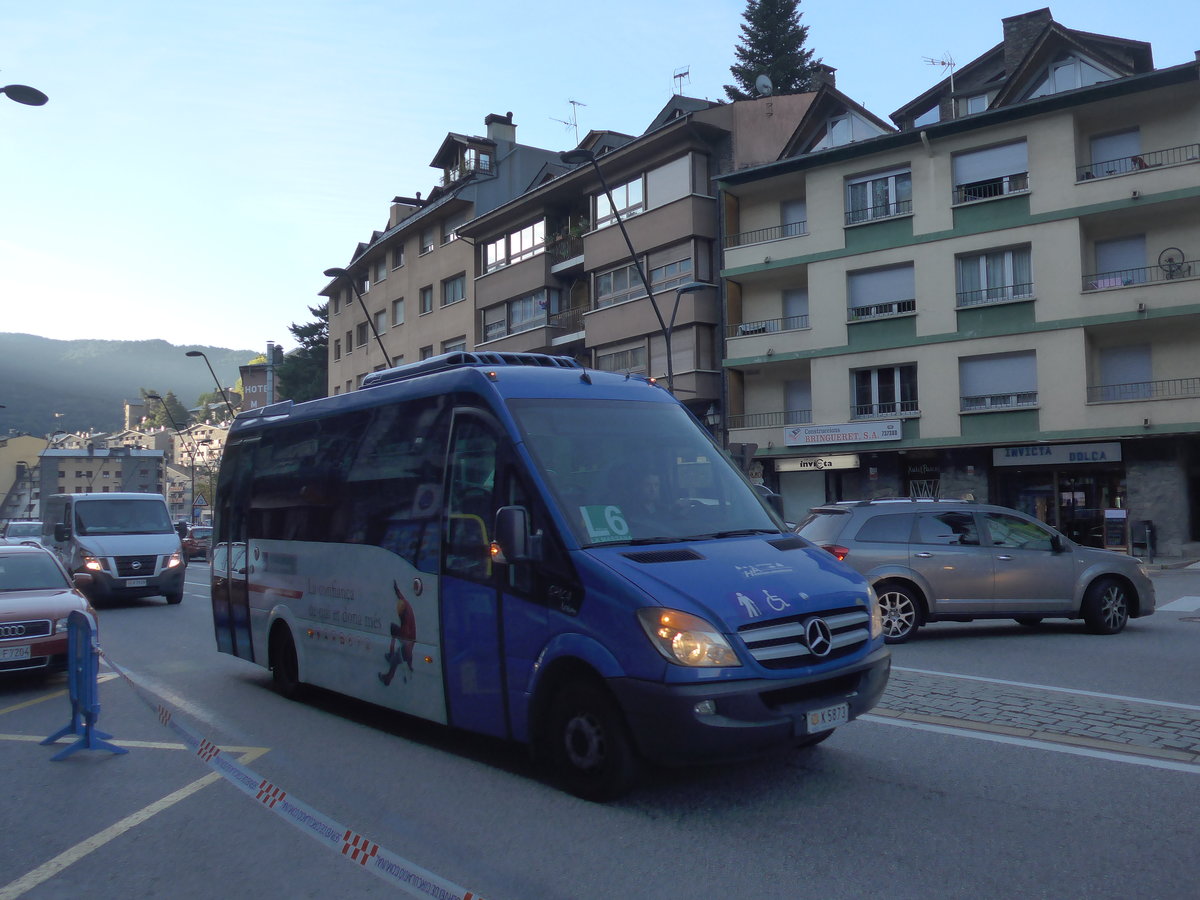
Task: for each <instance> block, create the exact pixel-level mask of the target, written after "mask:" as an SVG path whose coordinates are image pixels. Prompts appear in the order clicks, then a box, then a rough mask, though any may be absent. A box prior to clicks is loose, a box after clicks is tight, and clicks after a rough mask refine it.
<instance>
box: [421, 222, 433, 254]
mask: <svg viewBox="0 0 1200 900" xmlns="http://www.w3.org/2000/svg"><path fill="white" fill-rule="evenodd" d="M433 235H434V229H433V226H432V225H426V226H425V227H424V228H422V229H421V255H422V256H424V255H425V254H426V253H428V252H430V251H431V250H432V249H433Z"/></svg>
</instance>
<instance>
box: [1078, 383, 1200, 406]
mask: <svg viewBox="0 0 1200 900" xmlns="http://www.w3.org/2000/svg"><path fill="white" fill-rule="evenodd" d="M1173 397H1200V378H1165V379H1163V380H1161V381H1133V382H1129V383H1128V384H1097V385H1090V386H1089V387H1088V389H1087V402H1088V403H1128V402H1130V401H1134V400H1169V399H1171V398H1173Z"/></svg>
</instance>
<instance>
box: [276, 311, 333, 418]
mask: <svg viewBox="0 0 1200 900" xmlns="http://www.w3.org/2000/svg"><path fill="white" fill-rule="evenodd" d="M308 311H309V312H310V313H312V314H313V315H314V316H315V317H316V318H315V319H314V320H313V321H312V322H308V323H305V324H301V325H297V324H296V323H295V322H293V323H292V324H291V325H289V326H288V331H290V332H291V333H292V337H294V338H295V339H296V343H297V344H298V345H299V347H298V349H296V350H295V351H294V352H292V353H289V354H288V355H287V356H285V357H284V358H283V362H282V363H281V364H280V365H279V366H278V368H277V369H276V374H277V375H278V376H279V393H280V394H281V395H283V396H284V397H287V398H289V399H291V400H295V401H296V402H297V403H302V402H303V401H305V400H315V399H317V398H318V397H324V396H325V394H326V385H327V384H328V367H329V304H328V303H322V304H321V305H320V306H310V307H309V308H308Z"/></svg>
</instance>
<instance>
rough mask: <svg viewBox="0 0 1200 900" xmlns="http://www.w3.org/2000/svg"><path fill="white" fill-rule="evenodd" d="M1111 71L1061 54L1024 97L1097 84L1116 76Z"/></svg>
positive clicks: (1042, 95)
mask: <svg viewBox="0 0 1200 900" xmlns="http://www.w3.org/2000/svg"><path fill="white" fill-rule="evenodd" d="M1116 77H1117V76H1116V73H1115V72H1111V71H1109V70H1108V69H1106V68H1103V67H1102V66H1099V65H1097V64H1096V63H1094V62H1092V61H1091V60H1087V59H1082V58H1081V57H1078V56H1074V55H1067V56H1062V57H1059V58H1058V59H1056V60H1055V61H1054V62H1052V63H1051V64H1050V65H1049V66H1048V67H1047V68H1046V71H1045V74H1044V75H1043V76H1042V78H1041V80H1040V81H1039V82H1038V83H1037V86H1036V87H1034V89H1033V90H1032V91H1030V92H1029V95H1028V97H1027V98H1026V99H1032V98H1034V97H1044V96H1046V95H1047V94H1059V93H1062V92H1063V91H1073V90H1075V88H1081V87H1087V86H1088V85H1092V84H1099V83H1100V82H1102V81H1110V80H1112V79H1113V78H1116Z"/></svg>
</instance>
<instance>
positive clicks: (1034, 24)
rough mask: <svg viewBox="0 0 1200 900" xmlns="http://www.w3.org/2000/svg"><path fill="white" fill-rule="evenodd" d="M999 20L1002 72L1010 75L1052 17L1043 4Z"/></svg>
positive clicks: (1052, 19)
mask: <svg viewBox="0 0 1200 900" xmlns="http://www.w3.org/2000/svg"><path fill="white" fill-rule="evenodd" d="M1000 21H1001V22H1002V23H1003V24H1004V72H1005V74H1006V75H1011V74H1012V73H1013V72H1015V71H1016V70H1017V66H1019V65H1020V64H1021V60H1023V59H1024V58H1025V55H1026V54H1027V53H1028V52H1029V49H1030V48H1031V47H1032V46H1033V42H1034V41H1036V40H1037V39H1038V38H1039V37H1040V36H1041V34H1042V32H1043V31H1045V30H1046V26H1047V25H1049V24H1050V23H1051V22H1053V21H1054V18H1053V17H1052V16H1051V15H1050V7H1048V6H1045V7H1042V8H1041V9H1035V10H1034V11H1033V12H1027V13H1022V14H1021V15H1019V16H1009V17H1008V18H1007V19H1001V20H1000Z"/></svg>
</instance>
